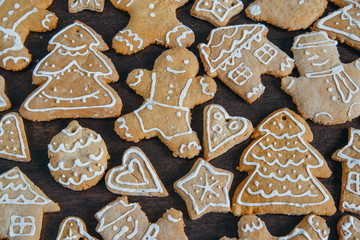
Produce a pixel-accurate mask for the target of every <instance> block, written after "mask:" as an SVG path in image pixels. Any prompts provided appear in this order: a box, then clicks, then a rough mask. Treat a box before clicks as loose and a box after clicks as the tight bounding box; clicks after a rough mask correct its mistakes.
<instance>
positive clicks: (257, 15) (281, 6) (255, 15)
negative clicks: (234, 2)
mask: <svg viewBox="0 0 360 240" xmlns="http://www.w3.org/2000/svg"><path fill="white" fill-rule="evenodd" d="M327 2H328V1H327V0H275V1H274V0H255V1H254V2H253V3H251V4H250V5H249V7H248V8H247V9H246V10H245V12H246V16H247V17H249V18H251V19H253V20H256V21H265V22H267V23H270V24H272V25H275V26H277V27H280V28H282V29H287V30H289V31H295V30H299V29H305V28H308V27H309V26H310V25H311V24H312V23H313V22H315V21H316V20H317V19H318V18H319V17H321V16H322V15H323V13H324V11H325V9H326V6H327Z"/></svg>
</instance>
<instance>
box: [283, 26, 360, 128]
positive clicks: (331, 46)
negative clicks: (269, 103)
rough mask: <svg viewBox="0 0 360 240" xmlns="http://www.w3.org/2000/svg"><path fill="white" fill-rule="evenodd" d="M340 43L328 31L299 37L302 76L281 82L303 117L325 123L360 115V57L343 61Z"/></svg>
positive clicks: (297, 61)
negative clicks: (338, 48) (339, 47)
mask: <svg viewBox="0 0 360 240" xmlns="http://www.w3.org/2000/svg"><path fill="white" fill-rule="evenodd" d="M336 45H337V41H334V40H331V39H330V38H329V37H328V35H327V33H326V32H324V31H320V32H310V33H305V34H301V35H299V36H297V37H295V40H294V44H293V47H292V51H293V53H294V59H295V65H296V67H297V69H298V71H299V74H300V77H298V78H296V77H291V76H288V77H285V78H283V79H282V81H281V88H282V89H283V90H284V91H285V92H286V93H287V94H289V95H291V96H292V98H293V101H294V102H295V104H296V105H297V107H298V111H299V112H300V114H301V115H302V117H304V118H305V119H307V118H310V119H311V120H312V121H314V122H316V123H320V124H325V125H334V124H340V123H345V122H347V121H351V120H352V119H354V118H356V117H358V116H359V115H360V92H359V90H360V59H357V60H355V61H353V62H351V63H348V64H344V63H342V62H341V61H340V59H339V53H338V50H337V47H336Z"/></svg>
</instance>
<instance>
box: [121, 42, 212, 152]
mask: <svg viewBox="0 0 360 240" xmlns="http://www.w3.org/2000/svg"><path fill="white" fill-rule="evenodd" d="M198 71H199V62H198V60H197V59H196V57H195V55H194V54H193V53H192V52H190V51H189V50H187V49H186V48H174V49H170V50H167V51H165V52H163V53H162V54H161V55H160V56H159V57H158V58H157V59H156V61H155V65H154V70H153V71H149V70H145V69H136V70H133V71H132V72H131V73H130V74H129V76H128V78H127V80H126V82H127V84H128V85H129V86H130V88H132V89H133V90H135V92H136V93H137V94H139V95H141V96H142V97H143V98H144V99H145V102H144V103H143V105H142V106H141V107H140V108H138V109H137V110H135V111H134V112H132V113H129V114H126V115H124V116H122V117H120V118H119V119H118V120H117V121H116V123H115V131H116V132H117V134H118V135H119V136H120V137H121V138H122V139H125V140H127V141H133V142H138V141H140V140H141V139H144V138H151V137H155V136H156V137H159V138H160V140H161V141H162V142H163V143H164V144H165V145H166V146H168V147H169V148H170V150H171V151H172V152H173V155H174V156H179V157H183V158H192V157H194V156H196V155H198V154H199V153H200V150H201V146H200V141H199V139H198V137H197V134H196V133H195V132H194V131H193V130H192V128H191V125H190V123H191V113H190V109H191V108H193V107H194V106H195V105H197V104H201V103H204V102H206V101H208V100H210V99H212V98H213V97H214V94H215V92H216V84H215V81H214V80H213V79H212V78H210V77H208V76H206V75H204V76H196V74H197V73H198Z"/></svg>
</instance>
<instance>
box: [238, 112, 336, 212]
mask: <svg viewBox="0 0 360 240" xmlns="http://www.w3.org/2000/svg"><path fill="white" fill-rule="evenodd" d="M281 114H284V115H285V116H286V117H288V118H290V119H291V121H292V122H294V123H295V124H296V126H297V127H299V128H300V131H299V132H298V133H294V134H292V135H289V133H287V132H286V133H282V135H281V136H277V135H276V134H274V133H273V132H271V131H270V130H268V129H266V128H264V126H265V125H266V124H267V123H268V122H269V121H273V120H274V119H276V117H277V116H278V115H281ZM258 131H259V132H264V133H265V134H264V135H263V136H262V137H260V138H258V139H257V140H256V141H255V142H253V143H252V145H250V147H249V148H248V150H247V151H246V152H245V154H244V157H243V161H242V164H244V165H246V166H255V170H254V171H253V172H252V174H251V175H250V176H249V177H248V179H247V180H246V182H245V184H244V186H243V188H242V189H241V191H240V193H239V195H238V196H237V198H236V202H237V204H239V205H243V206H267V205H288V206H295V207H307V206H314V205H321V204H323V203H326V202H327V201H328V200H329V199H330V197H329V196H328V195H327V193H326V192H325V190H324V189H323V187H322V186H321V185H320V183H319V182H318V181H317V180H316V178H314V176H313V175H312V173H311V169H317V168H320V167H322V166H324V161H323V160H322V159H321V157H320V156H318V155H317V153H316V152H315V151H314V150H313V149H312V148H311V147H309V144H308V143H307V142H306V141H305V140H304V139H303V138H302V135H303V134H305V131H306V128H305V126H304V125H302V124H301V123H300V122H299V121H297V120H296V119H295V118H294V117H293V116H292V115H291V114H290V113H289V112H288V111H286V110H283V111H280V112H277V113H276V114H274V115H272V116H271V117H270V118H268V119H267V120H266V121H265V122H263V123H262V124H261V125H260V126H259V127H258ZM269 135H270V136H271V137H272V138H274V139H277V140H281V139H287V140H289V141H290V140H291V139H294V138H295V139H296V140H299V141H300V143H301V145H302V146H303V147H305V149H303V150H301V149H300V148H299V147H293V148H288V147H286V146H283V147H281V148H279V149H276V148H274V146H272V145H271V144H270V145H268V146H264V145H263V144H262V141H263V139H265V138H267V137H268V136H269ZM274 143H276V142H274ZM274 145H275V144H274ZM255 146H260V147H261V148H262V149H263V150H266V149H271V150H272V151H275V152H280V151H286V152H291V151H298V152H301V153H306V152H309V153H310V154H311V155H310V154H309V156H310V158H311V156H313V157H314V159H316V160H317V162H318V164H317V165H315V164H312V165H310V164H306V165H305V166H304V167H305V168H304V170H306V173H307V176H306V177H305V176H303V175H301V174H299V175H298V176H297V178H296V179H293V178H291V177H290V176H289V175H288V174H285V175H284V176H282V177H279V176H277V175H276V174H275V173H273V172H271V173H270V174H269V175H265V174H263V173H262V172H261V171H259V168H260V163H258V162H255V161H250V162H249V161H248V160H247V159H248V158H249V156H248V155H249V154H251V153H252V151H253V150H252V149H253V148H254V147H255ZM291 161H292V160H291ZM274 163H275V162H274ZM292 163H293V161H292V162H290V159H289V160H288V162H287V163H286V165H290V164H292ZM258 174H261V175H260V176H262V177H268V178H273V179H276V180H277V181H280V182H283V181H285V180H287V181H291V182H294V183H296V182H298V181H304V182H305V181H306V182H309V183H311V184H313V185H315V186H316V188H317V189H318V191H319V192H320V193H321V195H322V196H323V200H322V201H320V202H306V201H303V202H302V203H294V202H289V201H277V202H275V201H268V202H243V201H242V196H243V194H244V192H245V191H247V193H249V194H251V195H256V194H260V195H261V197H263V198H267V199H268V198H272V197H292V198H301V197H304V196H306V197H315V196H317V194H313V193H312V192H311V190H307V191H305V192H302V193H299V194H296V193H293V192H292V191H291V190H287V191H286V192H283V193H280V192H279V191H278V190H273V191H272V192H271V193H269V194H267V193H265V192H264V190H263V189H260V190H258V191H253V190H251V189H250V187H249V186H250V183H251V182H252V181H253V178H254V177H255V176H256V175H258Z"/></svg>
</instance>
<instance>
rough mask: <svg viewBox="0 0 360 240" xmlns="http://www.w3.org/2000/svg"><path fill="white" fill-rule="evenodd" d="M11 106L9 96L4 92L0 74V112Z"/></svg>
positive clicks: (3, 82)
mask: <svg viewBox="0 0 360 240" xmlns="http://www.w3.org/2000/svg"><path fill="white" fill-rule="evenodd" d="M9 108H11V103H10V100H9V98H8V97H7V96H6V94H5V79H4V78H3V77H2V76H0V112H1V111H5V110H8V109H9Z"/></svg>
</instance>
